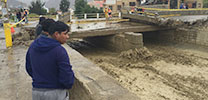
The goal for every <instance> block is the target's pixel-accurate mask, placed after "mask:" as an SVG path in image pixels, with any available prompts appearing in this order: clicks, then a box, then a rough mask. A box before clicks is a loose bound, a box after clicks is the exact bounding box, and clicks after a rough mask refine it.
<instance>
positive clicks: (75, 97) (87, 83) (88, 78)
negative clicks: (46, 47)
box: [63, 44, 140, 100]
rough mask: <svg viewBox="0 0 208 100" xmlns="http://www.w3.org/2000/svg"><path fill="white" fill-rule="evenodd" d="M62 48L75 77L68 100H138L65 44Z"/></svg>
mask: <svg viewBox="0 0 208 100" xmlns="http://www.w3.org/2000/svg"><path fill="white" fill-rule="evenodd" d="M63 46H64V47H65V49H66V51H67V52H68V55H69V58H70V63H71V65H72V66H73V67H72V68H73V71H74V72H75V77H76V80H75V84H74V85H73V88H72V89H71V90H70V100H140V98H139V97H137V96H136V95H135V94H132V93H130V92H129V91H128V90H127V89H125V88H123V87H122V86H121V85H120V84H119V83H118V82H117V81H116V80H114V79H113V78H112V77H111V76H109V75H108V74H107V73H106V72H104V71H103V70H102V69H101V68H99V67H98V66H97V65H95V64H94V63H92V62H91V61H89V60H88V59H86V58H85V57H83V56H82V55H81V54H80V53H78V52H77V51H75V50H74V49H72V48H70V47H69V46H68V45H66V44H65V45H63Z"/></svg>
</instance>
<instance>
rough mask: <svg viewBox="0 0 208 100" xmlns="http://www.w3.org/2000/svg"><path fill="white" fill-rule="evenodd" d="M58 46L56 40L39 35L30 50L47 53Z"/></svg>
mask: <svg viewBox="0 0 208 100" xmlns="http://www.w3.org/2000/svg"><path fill="white" fill-rule="evenodd" d="M60 45H61V44H60V43H59V42H58V41H57V40H55V39H53V38H49V37H47V36H44V35H41V36H40V37H39V38H37V39H36V40H35V41H34V42H33V43H32V48H34V50H35V51H40V52H47V51H49V50H51V49H53V48H55V47H57V46H60Z"/></svg>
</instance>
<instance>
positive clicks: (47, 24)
mask: <svg viewBox="0 0 208 100" xmlns="http://www.w3.org/2000/svg"><path fill="white" fill-rule="evenodd" d="M53 23H55V21H54V20H53V19H49V18H48V19H45V20H44V21H43V22H41V23H40V24H41V25H42V30H43V31H44V32H49V28H50V26H51V25H52V24H53Z"/></svg>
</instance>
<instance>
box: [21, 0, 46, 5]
mask: <svg viewBox="0 0 208 100" xmlns="http://www.w3.org/2000/svg"><path fill="white" fill-rule="evenodd" d="M18 1H21V2H24V3H26V4H30V3H31V2H32V1H36V0H18ZM41 1H44V2H47V1H48V0H41Z"/></svg>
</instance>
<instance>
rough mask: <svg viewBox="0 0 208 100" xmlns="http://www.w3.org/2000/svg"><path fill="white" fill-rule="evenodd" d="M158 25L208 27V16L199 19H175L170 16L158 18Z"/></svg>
mask: <svg viewBox="0 0 208 100" xmlns="http://www.w3.org/2000/svg"><path fill="white" fill-rule="evenodd" d="M155 24H156V25H159V26H164V27H171V28H185V29H192V28H195V29H197V27H207V26H208V18H206V19H199V20H196V21H185V22H184V21H182V20H174V19H170V18H156V23H155Z"/></svg>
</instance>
